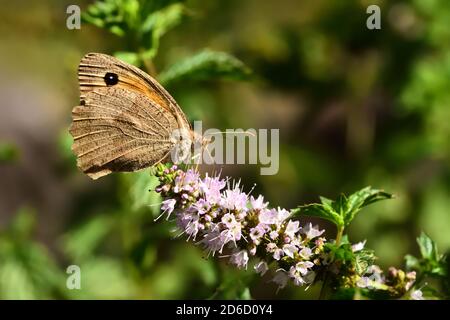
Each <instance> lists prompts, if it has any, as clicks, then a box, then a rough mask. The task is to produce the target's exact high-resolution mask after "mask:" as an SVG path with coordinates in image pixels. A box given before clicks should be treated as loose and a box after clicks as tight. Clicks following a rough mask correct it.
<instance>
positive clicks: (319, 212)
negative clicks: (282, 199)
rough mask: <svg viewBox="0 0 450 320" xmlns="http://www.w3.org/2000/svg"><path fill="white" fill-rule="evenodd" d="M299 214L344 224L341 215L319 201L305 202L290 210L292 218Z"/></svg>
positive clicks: (339, 224)
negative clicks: (305, 203)
mask: <svg viewBox="0 0 450 320" xmlns="http://www.w3.org/2000/svg"><path fill="white" fill-rule="evenodd" d="M300 215H305V216H309V217H318V218H322V219H325V220H328V221H331V222H333V223H334V224H335V225H337V226H343V225H344V220H343V219H342V217H341V216H340V215H339V214H338V213H337V212H335V211H334V209H333V208H332V207H331V206H328V205H323V204H320V203H313V204H307V205H304V206H300V207H298V208H296V209H293V210H292V211H291V217H292V218H295V217H298V216H300Z"/></svg>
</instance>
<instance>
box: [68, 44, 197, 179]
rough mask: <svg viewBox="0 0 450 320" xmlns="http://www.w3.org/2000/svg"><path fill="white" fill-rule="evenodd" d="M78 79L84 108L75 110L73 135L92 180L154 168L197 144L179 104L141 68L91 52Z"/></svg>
mask: <svg viewBox="0 0 450 320" xmlns="http://www.w3.org/2000/svg"><path fill="white" fill-rule="evenodd" d="M78 81H79V85H80V105H79V106H76V107H74V108H73V110H72V124H71V126H70V128H69V132H70V134H71V135H72V137H73V140H74V142H73V145H72V150H73V152H74V153H75V155H76V157H77V166H78V167H79V168H80V169H81V170H82V171H83V172H84V173H86V174H87V175H88V176H89V177H90V178H92V179H98V178H100V177H102V176H105V175H107V174H109V173H111V172H117V171H128V172H130V171H137V170H140V169H143V168H146V167H149V166H152V165H155V164H157V163H159V162H162V161H165V160H166V159H168V157H169V155H170V154H171V152H172V151H173V150H174V148H175V147H176V146H178V149H179V150H178V152H181V153H183V152H184V153H186V150H187V149H188V148H190V146H191V143H192V141H195V139H196V137H195V134H194V132H193V130H192V128H191V126H190V123H189V122H188V120H187V118H186V115H185V114H184V113H183V111H182V110H181V108H180V107H179V105H178V104H177V103H176V101H175V100H174V99H173V98H172V96H171V95H170V94H169V93H168V92H167V91H166V90H165V89H164V88H163V87H162V86H161V85H160V84H159V83H158V82H157V81H156V80H155V79H153V78H152V77H151V76H149V75H148V74H147V73H145V72H143V71H142V70H140V69H139V68H137V67H135V66H133V65H130V64H128V63H125V62H123V61H121V60H119V59H117V58H114V57H112V56H109V55H106V54H101V53H88V54H86V55H85V56H84V57H83V58H82V59H81V62H80V65H79V67H78ZM174 132H175V133H177V134H174ZM180 146H181V148H180ZM180 150H181V151H180ZM183 157H185V155H183V156H181V158H183Z"/></svg>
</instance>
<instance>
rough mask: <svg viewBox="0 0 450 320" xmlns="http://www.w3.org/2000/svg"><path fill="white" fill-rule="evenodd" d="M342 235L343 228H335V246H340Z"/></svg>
mask: <svg viewBox="0 0 450 320" xmlns="http://www.w3.org/2000/svg"><path fill="white" fill-rule="evenodd" d="M343 234H344V226H340V227H337V234H336V246H339V245H340V244H341V240H342V235H343Z"/></svg>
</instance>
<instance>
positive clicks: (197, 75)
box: [159, 50, 251, 85]
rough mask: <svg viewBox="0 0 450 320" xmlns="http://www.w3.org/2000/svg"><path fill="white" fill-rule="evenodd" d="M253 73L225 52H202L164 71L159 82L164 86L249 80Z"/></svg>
mask: <svg viewBox="0 0 450 320" xmlns="http://www.w3.org/2000/svg"><path fill="white" fill-rule="evenodd" d="M250 74H251V71H250V69H249V68H248V67H246V66H245V64H244V63H242V62H241V61H240V60H238V59H236V58H235V57H233V56H231V55H229V54H228V53H225V52H217V51H211V50H204V51H201V52H199V53H197V54H195V55H193V56H191V57H189V58H186V59H184V60H181V61H179V62H177V63H175V64H174V65H172V66H171V67H169V68H168V69H167V70H165V71H163V72H162V73H161V75H160V77H159V80H160V81H161V83H162V84H164V85H169V84H172V83H174V82H179V81H186V80H206V79H233V80H242V79H247V78H248V77H249V75H250Z"/></svg>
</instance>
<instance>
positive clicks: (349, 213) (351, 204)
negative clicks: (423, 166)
mask: <svg viewBox="0 0 450 320" xmlns="http://www.w3.org/2000/svg"><path fill="white" fill-rule="evenodd" d="M390 198H392V195H391V194H389V193H386V192H384V191H381V190H377V189H372V188H371V187H366V188H364V189H362V190H359V191H357V192H355V193H353V194H351V195H350V196H349V197H346V196H345V195H344V194H341V195H339V196H338V197H337V199H336V200H335V201H333V200H330V199H327V198H325V197H320V201H321V203H320V204H318V203H314V204H309V205H304V206H300V207H298V208H297V209H294V210H292V214H293V215H294V216H298V215H300V214H304V215H307V216H313V217H319V218H323V219H327V220H329V221H331V222H333V223H334V224H335V225H336V226H338V227H344V226H348V225H349V224H350V222H351V221H352V220H353V219H354V217H355V216H356V214H357V213H358V212H359V210H361V208H363V207H365V206H367V205H369V204H371V203H374V202H377V201H380V200H384V199H390Z"/></svg>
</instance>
